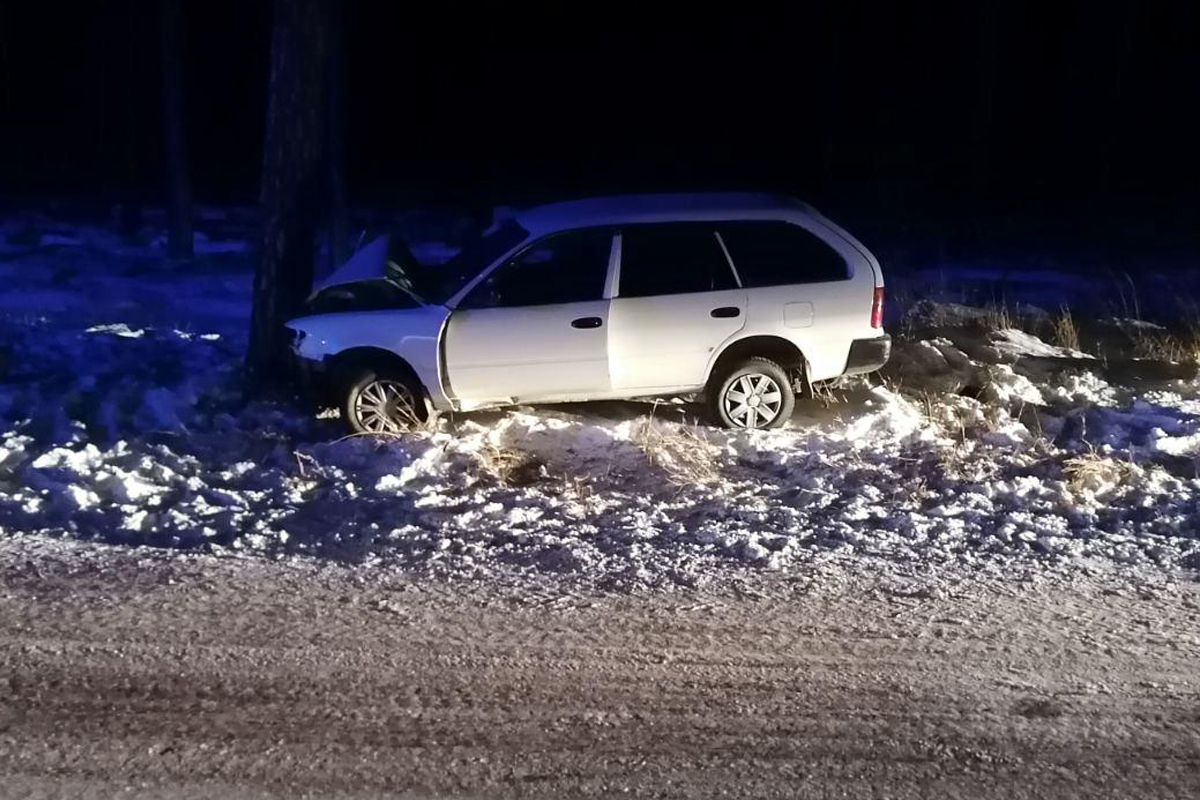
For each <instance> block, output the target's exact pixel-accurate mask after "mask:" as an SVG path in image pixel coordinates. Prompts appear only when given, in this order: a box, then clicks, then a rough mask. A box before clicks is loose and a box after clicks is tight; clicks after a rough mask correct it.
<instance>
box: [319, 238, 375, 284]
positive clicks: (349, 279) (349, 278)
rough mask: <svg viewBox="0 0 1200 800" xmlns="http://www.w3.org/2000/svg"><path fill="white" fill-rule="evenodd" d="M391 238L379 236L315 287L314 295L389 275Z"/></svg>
mask: <svg viewBox="0 0 1200 800" xmlns="http://www.w3.org/2000/svg"><path fill="white" fill-rule="evenodd" d="M390 239H391V237H390V236H387V235H384V236H377V237H376V238H375V239H372V240H371V242H370V244H368V245H367V246H366V247H363V248H362V249H360V250H359V251H358V252H357V253H355V254H354V255H352V256H350V258H348V259H347V260H346V263H344V264H342V265H341V266H340V267H338V268H337V269H335V270H334V271H333V272H331V273H329V274H328V275H327V276H325V278H324V279H323V280H320V281H318V282H317V283H316V284H314V285H313V293H314V294H315V293H317V292H319V291H321V290H322V289H324V288H326V287H329V286H337V285H338V284H339V283H353V282H354V281H365V280H370V279H371V278H382V277H384V275H385V274H386V273H387V258H388V246H389V244H390V243H391V242H390Z"/></svg>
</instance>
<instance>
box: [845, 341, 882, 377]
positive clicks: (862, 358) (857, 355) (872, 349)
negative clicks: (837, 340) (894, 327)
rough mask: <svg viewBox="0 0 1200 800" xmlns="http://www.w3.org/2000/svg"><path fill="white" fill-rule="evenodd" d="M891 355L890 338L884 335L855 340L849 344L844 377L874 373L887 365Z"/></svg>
mask: <svg viewBox="0 0 1200 800" xmlns="http://www.w3.org/2000/svg"><path fill="white" fill-rule="evenodd" d="M891 355H892V337H891V336H888V335H887V334H884V335H883V336H876V337H875V338H873V339H855V340H854V341H853V342H851V343H850V355H849V356H848V357H847V358H846V369H845V371H844V372H843V373H842V374H844V375H862V374H863V373H866V372H874V371H875V370H877V369H879V368H880V367H882V366H883V365H884V364H886V363H887V361H888V358H889V357H891Z"/></svg>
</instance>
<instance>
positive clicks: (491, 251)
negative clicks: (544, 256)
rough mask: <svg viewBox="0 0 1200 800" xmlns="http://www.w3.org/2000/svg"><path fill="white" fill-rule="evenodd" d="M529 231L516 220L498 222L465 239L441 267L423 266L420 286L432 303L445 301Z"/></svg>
mask: <svg viewBox="0 0 1200 800" xmlns="http://www.w3.org/2000/svg"><path fill="white" fill-rule="evenodd" d="M528 236H529V231H527V230H525V229H524V228H522V227H521V226H520V225H518V224H517V223H516V221H515V220H508V221H507V222H503V223H501V224H500V225H499V226H497V227H496V228H494V229H493V230H491V231H489V232H487V233H485V234H483V235H481V236H479V237H478V238H476V239H472V240H470V241H468V242H467V243H466V244H465V245H464V246H463V248H462V250H459V251H458V253H457V254H455V255H454V257H453V258H451V259H450V260H449V261H447V262H446V263H445V264H442V265H441V266H430V267H424V268H423V269H422V276H421V277H422V280H421V286H420V289H421V290H423V291H422V295H423V297H424V298H425V299H426V300H427V301H429V302H432V303H445V302H446V301H447V300H449V299H450V298H451V297H453V296H454V294H455V293H456V292H457V291H458V290H459V289H461V288H462V287H464V286H466V285H467V282H468V281H470V280H471V279H472V278H474V277H475V276H476V275H478V274H479V273H480V272H482V271H483V269H484V268H485V267H487V266H488V265H489V264H491V263H492V262H494V261H495V260H496V259H498V258H499V257H500V256H502V255H504V254H505V253H507V252H508V251H509V250H511V249H512V248H514V247H516V246H517V245H518V244H520V243H521V242H523V241H524V240H525V239H526V238H528Z"/></svg>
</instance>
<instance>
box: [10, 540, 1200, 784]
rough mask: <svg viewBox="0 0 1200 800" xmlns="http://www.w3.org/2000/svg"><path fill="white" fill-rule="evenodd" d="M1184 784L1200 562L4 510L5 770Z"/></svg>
mask: <svg viewBox="0 0 1200 800" xmlns="http://www.w3.org/2000/svg"><path fill="white" fill-rule="evenodd" d="M116 794H121V796H128V797H144V798H151V797H153V798H193V797H196V798H199V797H224V798H243V797H244V798H260V797H263V798H266V797H288V798H295V797H321V798H324V797H363V798H366V797H393V796H396V797H442V796H459V797H518V796H520V797H545V798H561V797H576V796H597V797H611V796H629V797H667V796H669V797H685V798H700V797H781V798H784V797H786V798H796V797H834V796H836V797H878V796H887V797H895V798H908V797H932V796H936V797H960V796H961V797H977V796H979V797H1004V798H1022V797H1055V798H1069V797H1084V796H1111V797H1174V796H1200V591H1198V590H1197V588H1196V587H1195V585H1184V586H1178V587H1168V588H1167V589H1164V590H1160V591H1155V592H1154V593H1153V594H1142V595H1140V596H1139V595H1137V594H1136V593H1134V592H1132V591H1130V590H1121V589H1119V588H1117V587H1115V586H1108V587H1105V586H1103V585H1098V584H1095V583H1088V584H1078V585H1074V586H1058V587H1050V586H1037V585H1025V586H1020V587H1017V586H1005V585H991V586H972V587H966V588H961V587H960V590H958V591H956V592H955V593H954V594H952V595H951V596H940V597H931V596H921V595H917V596H897V595H896V594H895V593H884V592H881V591H879V590H878V589H873V588H872V587H871V586H869V585H863V584H855V583H852V582H849V583H842V584H838V585H836V586H833V587H830V586H825V587H824V588H820V589H819V590H818V589H813V588H811V586H808V588H803V587H802V586H801V585H800V584H795V585H788V584H782V583H781V584H780V585H779V586H778V587H776V590H775V591H772V592H770V593H767V594H766V595H742V596H739V595H738V593H737V592H734V591H728V592H725V593H724V594H722V595H719V596H718V595H708V594H687V593H684V594H667V593H647V594H644V595H637V596H600V597H579V596H558V597H557V598H555V597H553V596H551V595H546V596H538V595H534V596H528V595H526V596H522V595H521V594H520V593H519V592H516V591H514V590H506V591H500V590H497V589H491V590H488V591H486V592H485V591H483V590H481V589H479V588H478V587H475V588H472V587H466V586H463V587H454V586H446V585H439V586H428V585H419V584H415V583H413V582H412V581H411V579H408V578H405V577H402V576H397V575H390V576H389V575H382V574H372V573H369V572H368V571H365V570H362V569H358V570H354V569H346V568H335V567H327V566H326V567H321V566H315V565H308V566H303V565H302V566H296V565H292V564H271V563H267V562H263V561H253V560H251V561H237V560H233V559H213V558H208V557H187V558H185V557H180V556H178V555H172V556H167V555H162V554H157V553H153V552H146V551H137V550H127V549H122V548H113V547H97V546H92V545H83V544H65V543H63V544H56V545H53V546H50V545H39V546H31V545H29V544H28V542H25V543H22V542H21V540H8V541H4V540H0V796H2V797H4V798H16V797H89V798H90V797H96V798H99V797H110V796H114V795H116Z"/></svg>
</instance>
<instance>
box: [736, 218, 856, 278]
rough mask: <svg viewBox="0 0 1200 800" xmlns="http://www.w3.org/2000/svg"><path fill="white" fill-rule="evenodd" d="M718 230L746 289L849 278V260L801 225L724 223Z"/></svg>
mask: <svg viewBox="0 0 1200 800" xmlns="http://www.w3.org/2000/svg"><path fill="white" fill-rule="evenodd" d="M719 230H720V232H721V238H722V239H724V240H725V246H726V247H728V248H729V257H730V258H732V259H733V264H734V266H736V267H737V271H738V276H739V277H740V278H741V279H742V285H743V286H747V287H751V288H753V287H758V286H781V285H785V284H789V283H820V282H822V281H842V280H846V279H847V278H849V277H850V268H849V266H848V265H847V264H846V259H844V258H842V256H841V254H840V253H838V252H837V251H836V250H834V249H833V248H832V247H830V246H829V245H828V244H826V243H825V242H824V241H822V240H821V239H820V238H819V237H818V236H816V235H815V234H812V233H809V232H808V231H806V230H805V229H804V228H801V227H800V226H799V225H792V224H791V223H788V222H771V221H763V222H723V223H721V224H720V226H719Z"/></svg>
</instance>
